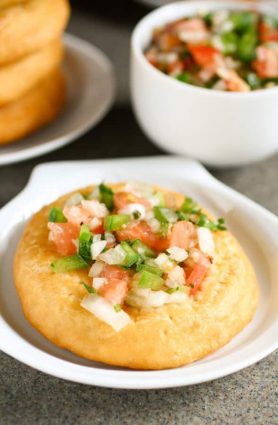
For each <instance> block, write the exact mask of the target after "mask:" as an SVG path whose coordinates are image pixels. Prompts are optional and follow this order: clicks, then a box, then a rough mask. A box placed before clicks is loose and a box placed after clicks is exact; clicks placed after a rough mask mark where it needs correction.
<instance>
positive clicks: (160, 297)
mask: <svg viewBox="0 0 278 425" xmlns="http://www.w3.org/2000/svg"><path fill="white" fill-rule="evenodd" d="M187 300H188V295H187V294H186V293H184V292H181V291H176V292H173V293H172V294H167V292H164V291H152V290H151V289H145V288H136V289H134V290H133V291H131V292H130V293H129V294H128V295H127V297H126V299H125V302H126V304H128V305H130V306H131V307H141V308H143V307H161V306H163V305H164V304H172V303H178V304H180V303H183V302H185V301H187Z"/></svg>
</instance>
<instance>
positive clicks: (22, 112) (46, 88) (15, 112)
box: [0, 69, 66, 144]
mask: <svg viewBox="0 0 278 425" xmlns="http://www.w3.org/2000/svg"><path fill="white" fill-rule="evenodd" d="M65 95H66V91H65V80H64V76H63V74H62V72H61V71H60V70H59V69H58V70H55V71H54V72H52V73H51V74H49V75H48V76H47V77H46V78H44V79H43V80H42V81H41V82H40V83H38V84H37V85H36V86H35V87H34V88H32V89H31V90H29V91H28V92H27V93H26V94H25V95H24V96H23V97H21V98H20V99H18V100H15V101H14V102H10V103H7V104H5V105H4V106H1V107H0V144H6V143H10V142H13V141H15V140H17V139H19V138H21V137H24V136H26V135H28V134H30V133H32V132H34V131H35V130H37V129H38V128H39V127H41V126H43V125H45V124H47V123H48V122H50V121H52V120H53V119H54V118H56V117H57V115H58V114H59V113H60V112H61V111H62V108H63V106H64V103H65Z"/></svg>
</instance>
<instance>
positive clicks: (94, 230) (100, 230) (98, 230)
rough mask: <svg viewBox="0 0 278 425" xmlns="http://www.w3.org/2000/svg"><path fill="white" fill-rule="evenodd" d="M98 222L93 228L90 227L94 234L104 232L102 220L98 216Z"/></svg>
mask: <svg viewBox="0 0 278 425" xmlns="http://www.w3.org/2000/svg"><path fill="white" fill-rule="evenodd" d="M99 221H100V224H99V225H98V226H96V227H94V228H91V227H90V229H91V232H92V233H94V234H95V235H97V234H102V235H103V234H104V233H105V229H104V220H103V219H101V218H99Z"/></svg>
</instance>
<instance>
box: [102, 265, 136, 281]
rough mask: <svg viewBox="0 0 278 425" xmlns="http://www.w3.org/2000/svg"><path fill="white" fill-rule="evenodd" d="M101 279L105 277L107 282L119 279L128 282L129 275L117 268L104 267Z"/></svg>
mask: <svg viewBox="0 0 278 425" xmlns="http://www.w3.org/2000/svg"><path fill="white" fill-rule="evenodd" d="M101 277H105V278H106V279H107V280H110V279H120V280H126V281H128V279H129V273H128V271H127V270H124V269H122V268H121V267H119V266H113V265H105V267H104V269H103V270H102V272H101Z"/></svg>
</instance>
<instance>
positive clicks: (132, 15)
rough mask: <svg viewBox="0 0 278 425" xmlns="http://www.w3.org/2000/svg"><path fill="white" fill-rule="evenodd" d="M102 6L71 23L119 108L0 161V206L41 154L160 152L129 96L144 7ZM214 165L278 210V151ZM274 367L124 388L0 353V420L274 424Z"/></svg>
mask: <svg viewBox="0 0 278 425" xmlns="http://www.w3.org/2000/svg"><path fill="white" fill-rule="evenodd" d="M75 3H76V2H75ZM115 3H117V2H115ZM87 4H89V2H87ZM79 6H80V5H79ZM114 8H115V4H114ZM103 9H104V8H103V7H100V10H98V13H95V12H94V13H92V12H90V11H89V12H87V13H86V14H85V13H84V9H82V8H80V7H79V9H78V10H75V13H74V17H73V19H72V22H71V26H70V30H71V31H72V32H74V33H76V34H78V35H80V36H82V37H83V38H86V39H88V40H91V41H92V42H94V44H96V45H97V46H99V47H100V48H102V49H103V50H104V51H105V52H106V53H107V54H108V55H109V56H110V58H111V59H112V60H113V61H114V62H115V66H116V73H117V77H118V81H119V84H118V88H119V90H118V97H117V103H116V105H115V107H114V109H113V110H112V111H111V112H110V113H109V115H108V116H107V117H106V118H105V120H104V121H103V122H102V123H101V124H100V125H98V127H97V128H96V129H94V130H92V131H91V132H89V133H88V134H87V135H85V136H84V137H82V138H81V139H80V140H78V141H76V142H75V143H73V144H71V145H69V146H68V147H65V148H63V149H60V150H59V151H56V152H53V153H51V154H49V155H47V156H43V157H41V158H37V159H34V160H31V161H26V162H23V163H21V164H16V165H10V166H6V167H3V168H0V181H1V182H2V184H1V185H0V206H2V205H4V204H5V203H6V202H7V201H8V200H9V199H11V198H12V197H13V196H15V195H16V194H17V193H18V192H19V191H20V190H21V189H22V188H23V187H24V185H25V183H26V181H27V179H28V177H29V174H30V172H31V170H32V168H33V167H34V166H35V165H36V164H38V163H40V162H45V161H55V160H66V159H87V158H105V157H120V156H138V155H154V154H158V153H161V152H160V151H159V150H158V149H157V148H155V147H154V146H153V145H151V144H150V143H149V142H148V140H147V139H146V138H145V136H144V135H143V134H142V133H141V131H140V130H139V128H138V127H137V124H136V122H135V120H134V118H133V115H132V112H131V110H130V106H129V104H128V80H127V78H128V44H129V43H128V37H129V34H130V31H131V28H132V26H133V25H134V23H135V21H136V20H137V19H139V18H140V16H141V15H142V14H143V13H144V12H145V11H144V10H143V9H140V8H138V7H137V8H135V9H136V10H135V9H134V7H133V6H132V7H131V6H130V9H129V8H128V7H126V8H125V9H122V10H118V11H117V12H115V16H116V18H115V19H114V18H113V13H114V11H113V10H112V12H111V11H110V14H109V16H108V17H106V15H105V14H104V13H103ZM210 171H211V172H212V173H213V174H214V175H215V176H216V177H217V178H219V179H220V180H221V181H223V182H224V183H226V184H228V185H230V186H231V187H233V188H235V189H236V190H239V191H240V192H242V193H244V194H245V195H247V196H249V197H250V198H252V199H254V200H255V201H257V202H259V203H260V204H262V205H264V206H265V207H266V208H268V209H270V210H271V211H273V212H274V213H276V214H277V213H278V155H276V156H275V157H273V158H270V159H268V160H265V161H262V162H261V163H258V164H254V165H251V166H246V167H244V168H240V169H230V170H217V171H216V170H210ZM0 338H1V336H0ZM277 371H278V352H276V353H273V354H271V355H270V356H268V357H267V358H266V359H264V360H262V361H260V362H259V363H258V364H256V365H253V366H251V367H249V368H247V369H245V370H243V371H241V372H238V373H235V374H233V375H231V376H229V377H225V378H222V379H218V380H216V381H214V382H209V383H206V384H201V385H195V386H192V387H184V388H178V389H169V390H159V391H157V390H156V391H154V390H152V391H120V390H111V389H103V388H96V387H89V386H85V385H80V384H75V383H70V382H66V381H63V380H60V379H56V378H53V377H50V376H47V375H45V374H43V373H40V372H38V371H35V370H33V369H31V368H29V367H28V366H25V365H23V364H21V363H19V362H18V361H16V360H14V359H12V358H10V357H9V356H7V355H6V354H4V353H1V354H0V425H14V424H18V425H33V424H36V425H76V424H79V425H88V424H96V425H98V424H103V425H110V424H111V425H118V424H119V425H126V424H127V425H129V424H132V425H142V424H147V425H156V424H159V425H168V424H169V425H181V424H186V425H187V424H188V425H203V424H204V425H205V424H215V425H218V424H219V425H224V424H231V425H256V424H258V425H259V424H264V425H277V424H278V409H277V401H278V388H277V378H278V373H277Z"/></svg>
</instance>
